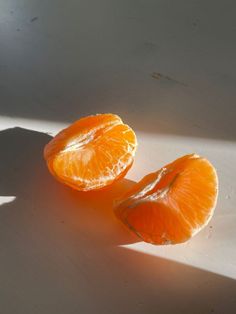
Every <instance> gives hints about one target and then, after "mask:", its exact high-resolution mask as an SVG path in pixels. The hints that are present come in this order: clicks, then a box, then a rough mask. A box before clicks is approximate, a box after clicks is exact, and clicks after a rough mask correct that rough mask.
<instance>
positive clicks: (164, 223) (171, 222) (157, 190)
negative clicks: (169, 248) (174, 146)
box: [115, 154, 218, 244]
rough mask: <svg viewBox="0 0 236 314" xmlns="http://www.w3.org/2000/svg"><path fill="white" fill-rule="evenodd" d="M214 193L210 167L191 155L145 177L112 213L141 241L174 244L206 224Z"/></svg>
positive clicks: (187, 237) (211, 167) (215, 193)
mask: <svg viewBox="0 0 236 314" xmlns="http://www.w3.org/2000/svg"><path fill="white" fill-rule="evenodd" d="M217 194H218V179H217V174H216V171H215V169H214V167H213V166H212V165H211V164H210V162H209V161H208V160H207V159H205V158H202V157H200V156H198V155H195V154H192V155H187V156H184V157H182V158H179V159H177V160H175V161H174V162H172V163H171V164H168V165H167V166H165V167H163V168H162V169H160V170H158V171H157V172H154V173H151V174H149V175H147V176H145V177H144V178H143V179H142V180H141V181H140V182H139V183H137V184H136V185H135V186H134V187H132V188H131V190H130V191H128V192H127V193H126V194H125V195H124V196H123V197H122V198H121V199H120V200H119V202H118V203H117V205H116V208H115V213H116V215H117V216H118V217H119V219H121V221H122V222H123V223H125V224H126V225H127V226H128V227H129V228H130V229H131V230H132V231H133V232H135V233H136V234H137V235H138V236H139V237H140V238H141V239H142V240H144V241H146V242H149V243H152V244H176V243H181V242H185V241H187V240H188V239H190V238H191V237H192V236H193V235H195V234H196V233H197V232H199V231H200V230H201V229H202V228H203V227H204V226H205V225H206V224H207V223H208V222H209V220H210V218H211V217H212V215H213V212H214V208H215V205H216V200H217Z"/></svg>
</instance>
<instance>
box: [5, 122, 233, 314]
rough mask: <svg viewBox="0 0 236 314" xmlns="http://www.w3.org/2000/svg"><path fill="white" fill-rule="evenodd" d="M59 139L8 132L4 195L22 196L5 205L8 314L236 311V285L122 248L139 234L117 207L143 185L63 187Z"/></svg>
mask: <svg viewBox="0 0 236 314" xmlns="http://www.w3.org/2000/svg"><path fill="white" fill-rule="evenodd" d="M49 140H50V137H49V136H48V135H46V134H44V133H39V132H35V131H30V130H25V129H21V128H14V129H8V130H5V131H2V132H0V147H1V154H0V173H1V176H0V193H1V196H16V199H15V200H14V201H13V202H10V203H5V204H3V205H2V206H1V207H0V260H1V267H0V278H1V285H0V312H1V313H4V314H13V313H14V314H15V313H19V314H23V313H24V314H25V313H34V314H35V313H36V314H37V313H38V314H41V313H44V314H54V313H55V314H65V313H67V314H74V313H98V314H107V313H117V314H118V313H121V312H122V313H125V314H126V313H127V314H128V313H133V314H143V313H150V314H152V313H153V314H154V313H157V311H158V312H160V313H177V312H179V313H196V314H197V313H203V314H204V313H213V312H215V313H223V312H224V313H234V312H235V311H234V310H235V309H236V304H235V300H236V299H235V290H236V282H235V281H234V280H232V279H229V278H226V277H223V276H219V275H216V274H212V273H210V272H206V271H202V270H199V269H196V268H194V267H190V266H185V265H181V264H179V263H176V262H172V261H168V260H165V259H162V258H158V257H152V256H148V255H145V254H142V253H137V252H134V251H132V250H130V249H127V248H126V249H125V248H122V247H120V246H119V245H120V244H128V243H133V242H135V241H137V238H136V237H135V236H134V235H133V234H131V233H130V232H129V231H128V230H127V229H126V228H124V227H123V225H122V224H120V223H119V221H118V220H116V218H115V217H114V215H113V213H112V202H113V199H114V198H116V197H117V196H118V195H119V194H120V193H122V192H123V191H124V190H126V189H127V188H128V186H130V185H132V184H133V183H132V182H131V181H128V180H123V181H121V182H119V183H117V184H115V185H114V186H113V187H110V188H109V189H106V190H103V191H101V192H91V193H85V194H82V193H78V192H76V191H73V190H71V189H69V188H67V187H65V186H63V185H61V184H59V183H58V182H57V181H56V180H54V178H52V177H51V176H50V174H49V173H48V170H47V168H46V166H45V162H44V160H43V157H42V150H43V147H44V145H45V144H46V143H47V142H48V141H49ZM157 249H158V248H157ZM233 309H234V310H233Z"/></svg>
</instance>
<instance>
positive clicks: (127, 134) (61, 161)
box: [44, 114, 137, 191]
mask: <svg viewBox="0 0 236 314" xmlns="http://www.w3.org/2000/svg"><path fill="white" fill-rule="evenodd" d="M136 148H137V140H136V136H135V133H134V131H133V130H132V129H131V128H130V127H129V126H128V125H126V124H124V123H123V122H122V120H121V119H120V118H119V117H118V116H117V115H113V114H100V115H95V116H89V117H85V118H82V119H80V120H78V121H76V122H75V123H73V124H72V125H71V126H69V127H68V128H66V129H64V130H62V131H61V132H60V133H58V134H57V135H56V136H55V137H54V138H53V139H52V140H51V141H50V142H49V143H48V144H47V145H46V146H45V149H44V157H45V159H46V161H47V165H48V168H49V170H50V172H51V173H52V174H53V175H54V176H55V177H56V179H58V180H59V181H60V182H62V183H64V184H67V185H69V186H70V187H72V188H74V189H77V190H79V191H89V190H95V189H100V188H103V187H105V186H107V185H110V184H111V183H113V182H114V181H116V180H117V179H119V178H122V177H123V176H124V175H125V174H126V173H127V171H128V170H129V168H130V167H131V166H132V163H133V160H134V155H135V151H136Z"/></svg>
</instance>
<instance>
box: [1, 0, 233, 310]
mask: <svg viewBox="0 0 236 314" xmlns="http://www.w3.org/2000/svg"><path fill="white" fill-rule="evenodd" d="M235 38H236V19H235V2H234V1H209V0H208V1H193V0H191V1H167V0H165V1H164V0H163V1H160V0H155V1H150V0H146V1H141V0H139V1H138V0H136V1H131V0H126V1H123V0H122V1H114V0H112V1H104V0H102V1H95V0H87V1H60V0H58V1H54V0H51V1H35V0H34V1H26V0H17V1H16V0H15V1H13V0H12V1H11V0H9V1H4V0H0V129H1V131H0V147H1V152H0V203H1V206H0V313H4V314H13V313H14V314H15V313H17V314H18V313H19V314H23V313H24V314H26V313H30V314H32V313H40V314H41V313H44V314H54V313H57V314H65V313H67V314H72V313H73V314H74V313H76V314H77V313H86V314H87V313H89V314H90V313H99V314H100V313H101V314H103V313H104V314H106V313H115V314H117V313H132V314H139V313H147V314H149V313H150V314H152V313H196V314H198V313H203V314H204V313H230V314H231V313H235V312H236V281H235V279H236V251H235V244H236V240H235V239H236V219H235V217H236V215H235V205H236V201H235V199H236V194H235V193H236V181H235V177H236V166H235V162H236V123H235V120H236V108H235V106H236V102H235V100H236V89H235V85H236V75H235V69H236V58H235V56H236V42H235ZM103 112H113V113H116V114H119V115H120V116H121V117H122V118H123V120H124V121H125V122H126V123H128V124H130V125H131V126H132V127H133V128H134V130H135V131H136V132H137V136H138V140H139V148H138V152H137V157H136V161H135V164H134V166H133V168H132V169H131V171H130V172H129V173H128V175H127V178H126V180H124V181H122V182H120V183H119V184H117V185H116V186H114V187H113V188H112V189H110V190H108V191H105V192H103V194H102V195H100V194H99V195H98V194H96V193H94V194H93V193H92V194H90V195H84V194H81V193H78V192H75V191H71V190H70V189H68V188H66V187H64V186H62V185H60V184H59V183H57V182H56V181H55V180H54V179H53V178H52V177H51V176H50V175H49V173H48V171H47V169H46V166H45V163H44V161H43V158H42V151H43V147H44V145H45V144H46V143H47V142H48V141H49V140H50V136H51V135H53V134H55V133H56V132H57V131H59V130H60V129H61V128H62V127H64V126H66V125H68V124H69V123H70V122H72V121H74V120H76V119H78V118H79V117H81V116H83V115H88V114H94V113H103ZM191 152H196V153H198V154H201V155H204V156H206V157H207V158H209V159H210V160H211V162H212V163H213V164H214V165H215V167H216V168H217V170H218V175H219V183H220V191H219V201H218V204H217V208H216V211H215V215H214V216H213V219H212V220H211V222H210V223H209V225H208V226H207V227H206V228H205V229H204V230H203V231H202V232H200V233H199V234H198V235H196V237H194V238H193V239H192V240H191V241H189V242H188V243H186V244H182V245H176V246H165V247H157V246H152V245H149V244H145V243H142V242H138V241H139V240H138V239H137V238H136V237H135V236H133V235H131V234H130V233H129V231H127V230H126V229H125V228H124V227H123V226H122V225H121V224H120V223H119V222H118V221H117V220H116V219H115V217H114V216H113V213H112V201H113V199H114V198H116V197H117V196H118V195H119V194H120V193H121V192H122V191H124V190H125V189H127V188H128V186H130V185H132V182H131V181H137V180H139V179H141V178H142V176H144V175H145V174H147V173H148V172H151V171H154V170H157V169H158V168H160V167H161V166H163V165H165V164H166V163H168V162H170V161H171V160H174V159H176V158H177V157H179V156H181V155H183V154H186V153H191ZM130 180H131V181H130Z"/></svg>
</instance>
